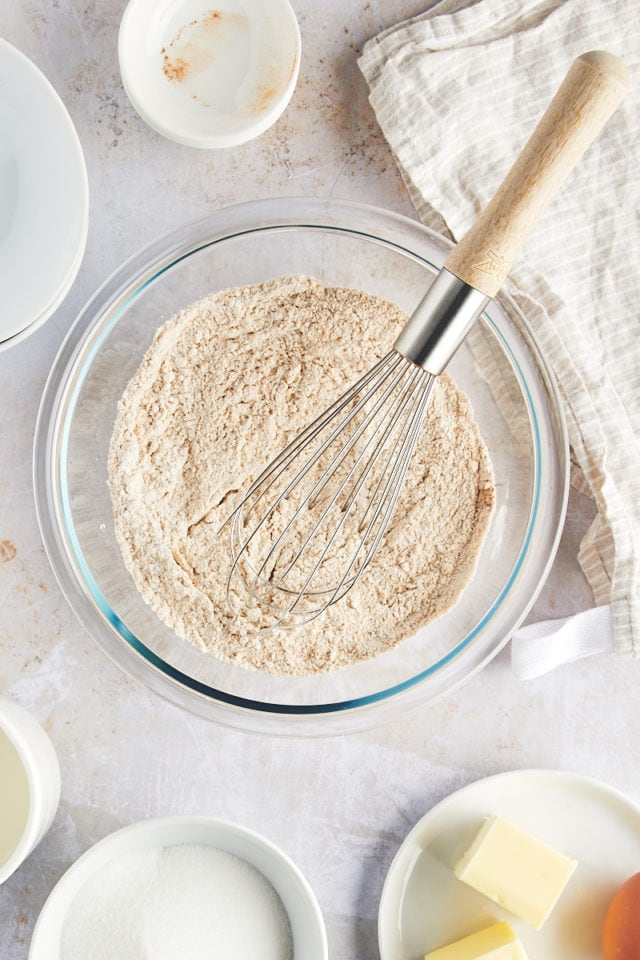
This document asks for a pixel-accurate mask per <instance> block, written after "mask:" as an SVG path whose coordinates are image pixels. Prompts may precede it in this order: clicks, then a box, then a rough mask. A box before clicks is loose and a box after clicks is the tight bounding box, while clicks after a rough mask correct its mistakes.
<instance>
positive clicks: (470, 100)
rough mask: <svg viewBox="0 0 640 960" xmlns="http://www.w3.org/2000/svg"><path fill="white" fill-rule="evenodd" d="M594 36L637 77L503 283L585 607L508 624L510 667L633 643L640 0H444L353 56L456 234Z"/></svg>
mask: <svg viewBox="0 0 640 960" xmlns="http://www.w3.org/2000/svg"><path fill="white" fill-rule="evenodd" d="M592 49H604V50H610V51H611V52H613V53H616V54H617V55H618V56H620V57H621V58H622V59H623V60H624V62H625V64H626V65H627V67H628V69H629V72H630V75H631V91H630V93H629V95H628V96H627V98H626V100H625V101H624V103H623V104H622V107H620V108H619V109H618V111H617V112H616V113H615V114H614V116H613V117H612V119H611V120H610V121H609V122H608V124H607V126H606V127H605V129H604V131H603V133H602V134H601V135H600V137H599V139H598V140H596V142H595V143H594V144H593V145H592V146H591V147H590V148H589V150H588V151H587V153H586V155H585V157H584V158H583V160H582V161H581V163H580V164H579V165H578V168H577V170H576V171H575V172H574V173H573V174H572V175H571V178H570V181H569V182H568V184H567V188H566V189H564V190H563V191H562V192H561V193H560V195H559V197H558V198H557V199H556V200H555V202H554V204H553V205H552V208H551V209H550V210H549V211H547V213H546V214H545V215H544V216H543V218H542V219H541V221H540V223H539V224H538V226H537V227H536V229H535V230H534V233H533V234H532V236H531V237H530V238H529V240H528V241H527V242H526V244H525V246H524V248H523V252H522V254H521V256H520V258H519V259H518V261H517V262H516V264H515V265H514V267H513V270H512V272H511V275H510V278H509V280H508V281H507V283H506V284H505V289H507V290H508V292H509V293H510V294H511V296H512V297H513V299H514V300H515V301H516V303H517V304H518V306H519V307H520V309H521V310H522V312H523V313H524V315H525V316H526V318H527V320H528V322H529V324H530V325H531V327H532V329H533V330H534V332H535V335H536V337H537V338H538V342H539V343H540V345H541V348H542V350H543V351H544V353H545V355H546V357H547V359H548V361H549V362H550V364H551V366H552V367H553V369H554V372H555V375H556V379H557V382H558V385H559V389H560V393H561V398H562V402H563V406H564V411H565V415H566V418H567V423H568V429H569V439H570V443H571V448H572V459H573V461H574V466H573V470H572V480H573V482H575V483H577V484H580V485H582V487H583V489H585V490H586V491H588V493H589V494H590V496H591V497H592V498H593V500H594V501H595V504H596V507H597V514H596V517H595V520H594V522H593V524H592V526H591V528H590V529H589V531H588V533H587V535H586V537H585V538H584V540H583V542H582V544H581V548H580V552H579V560H580V564H581V566H582V568H583V570H584V573H585V575H586V577H587V579H588V581H589V583H590V585H591V587H592V589H593V594H594V600H595V604H596V609H595V610H593V611H587V612H586V614H581V615H579V616H580V617H582V621H580V620H576V621H575V623H573V624H572V625H569V626H568V625H567V621H562V622H560V623H559V624H558V625H557V629H556V627H555V626H554V625H552V624H549V626H548V628H547V629H542V630H540V629H538V630H537V632H536V630H534V631H533V632H532V630H531V628H530V627H527V628H524V629H523V630H522V631H519V632H518V634H516V637H515V642H514V645H513V665H514V669H515V671H516V673H517V675H518V676H522V677H530V676H534V675H538V674H540V673H543V672H545V671H546V670H548V669H550V668H551V667H552V666H554V665H555V664H556V663H558V662H565V661H568V660H572V659H575V658H576V657H578V656H583V655H585V654H587V653H591V652H596V651H598V652H601V651H603V650H606V649H608V648H609V646H611V647H613V649H614V650H615V651H616V653H618V654H619V655H622V656H628V657H640V279H639V275H640V263H639V260H640V192H639V184H640V175H639V173H638V169H639V161H640V148H639V133H640V82H639V81H640V76H639V74H640V63H639V60H640V3H638V0H476V2H475V3H469V2H468V0H467V2H463V0H443V2H441V3H438V4H436V6H434V7H432V8H431V9H430V10H428V11H427V12H425V13H424V14H422V15H420V16H418V17H415V18H414V19H413V20H410V21H408V22H406V23H402V24H399V25H398V26H396V27H394V28H392V29H390V30H387V31H385V32H384V33H382V34H380V35H379V36H377V37H375V38H374V39H372V40H370V41H369V42H368V43H367V45H366V46H365V48H364V51H363V54H362V57H361V58H360V61H359V65H360V68H361V70H362V72H363V74H364V76H365V78H366V80H367V82H368V84H369V89H370V101H371V104H372V106H373V109H374V110H375V113H376V116H377V119H378V122H379V124H380V126H381V128H382V131H383V133H384V134H385V136H386V138H387V140H388V142H389V144H390V145H391V148H392V150H393V152H394V154H395V157H396V160H397V162H398V165H399V167H400V170H401V172H402V175H403V177H404V180H405V183H406V185H407V188H408V190H409V193H410V196H411V199H412V201H413V203H414V205H415V207H416V210H417V212H418V215H419V217H420V219H421V220H422V221H423V222H424V223H426V224H427V225H428V226H431V227H433V228H434V229H436V230H440V231H448V232H449V233H450V234H451V235H452V236H453V237H454V239H459V238H460V237H461V236H462V235H463V234H464V232H465V230H466V229H467V228H468V227H469V226H470V224H471V223H472V222H473V220H474V218H475V216H476V215H477V213H478V212H479V211H480V210H481V209H482V207H483V206H484V205H485V204H486V202H487V201H488V200H489V199H490V197H491V194H492V192H493V190H494V188H495V186H496V185H497V184H498V183H499V182H500V180H501V179H502V177H503V176H504V174H505V173H506V171H507V170H508V169H509V167H510V166H511V163H512V160H513V158H514V157H515V155H516V154H517V152H518V151H519V149H520V148H521V146H522V144H523V143H524V141H525V140H526V139H527V137H528V135H529V133H530V132H531V130H532V129H533V127H534V126H535V124H536V122H537V120H538V118H539V117H540V116H541V114H542V113H543V111H544V109H545V107H546V105H547V103H548V102H549V100H550V99H551V97H552V96H553V93H554V92H555V90H556V88H557V87H558V85H559V83H560V82H561V80H562V78H563V77H564V75H565V73H566V71H567V70H568V68H569V66H570V64H571V62H572V60H573V59H574V58H575V57H576V56H578V55H579V54H581V53H584V52H585V51H587V50H592ZM605 608H606V609H605ZM585 617H586V620H589V618H591V619H592V620H593V624H592V627H593V629H585V627H586V626H587V623H586V620H585ZM535 626H536V627H537V626H538V625H535ZM545 636H546V637H547V646H546V653H545V646H544V644H545ZM608 636H611V637H612V640H611V643H609V640H608ZM549 637H551V638H552V640H553V642H549V639H548V638H549Z"/></svg>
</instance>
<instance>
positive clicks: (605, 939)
mask: <svg viewBox="0 0 640 960" xmlns="http://www.w3.org/2000/svg"><path fill="white" fill-rule="evenodd" d="M602 945H603V947H604V955H605V960H640V873H636V874H634V876H633V877H631V878H630V879H629V880H627V882H626V883H623V885H622V886H621V887H620V889H619V890H618V892H617V893H616V895H615V897H614V898H613V900H612V901H611V904H610V905H609V909H608V910H607V916H606V917H605V921H604V930H603V932H602Z"/></svg>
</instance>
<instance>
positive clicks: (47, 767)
mask: <svg viewBox="0 0 640 960" xmlns="http://www.w3.org/2000/svg"><path fill="white" fill-rule="evenodd" d="M59 802H60V767H59V766H58V760H57V757H56V754H55V750H54V748H53V744H52V743H51V740H50V739H49V737H48V736H47V734H46V733H45V732H44V730H43V729H42V727H41V726H40V724H39V723H38V722H37V720H35V719H34V718H33V717H32V716H31V714H30V713H28V711H26V710H25V709H24V708H23V707H21V706H19V705H18V704H17V703H14V702H13V701H12V700H8V699H7V698H6V697H0V883H4V881H5V880H7V879H8V878H9V877H10V876H11V875H12V874H13V873H14V872H15V871H16V870H17V869H18V867H19V866H20V864H21V863H23V862H24V861H25V860H26V858H27V857H28V856H29V854H30V853H31V852H32V851H33V850H34V848H35V847H36V846H37V845H38V844H39V843H40V841H41V840H42V838H43V837H44V835H45V833H46V832H47V830H48V829H49V827H50V826H51V824H52V822H53V818H54V816H55V814H56V810H57V809H58V803H59Z"/></svg>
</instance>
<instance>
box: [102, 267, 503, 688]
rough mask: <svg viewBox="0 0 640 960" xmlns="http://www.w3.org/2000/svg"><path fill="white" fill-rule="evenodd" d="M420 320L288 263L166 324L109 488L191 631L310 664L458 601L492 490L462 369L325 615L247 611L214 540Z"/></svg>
mask: <svg viewBox="0 0 640 960" xmlns="http://www.w3.org/2000/svg"><path fill="white" fill-rule="evenodd" d="M406 319H407V317H406V314H404V312H403V311H402V310H400V308H398V307H397V306H395V305H394V304H391V303H388V302H387V301H384V300H381V299H380V298H378V297H375V296H372V295H370V294H366V293H362V292H360V291H355V290H350V289H346V288H328V287H325V286H323V285H322V284H321V283H319V282H318V281H317V280H314V279H312V278H309V277H302V276H289V277H282V278H278V279H276V280H272V281H269V282H267V283H263V284H256V285H253V286H247V287H241V288H236V289H232V290H226V291H222V292H221V293H218V294H215V295H213V296H211V297H208V298H205V299H204V300H201V301H199V302H198V303H195V304H193V305H191V306H190V307H188V308H187V309H185V310H183V311H182V312H181V313H179V314H178V315H176V316H175V317H173V318H172V319H171V320H169V321H168V322H167V323H165V324H164V326H163V327H161V328H160V330H159V331H158V332H157V334H156V337H155V339H154V341H153V344H152V345H151V347H150V349H149V351H148V352H147V354H146V356H145V358H144V359H143V361H142V363H141V365H140V367H139V368H138V371H137V373H136V374H135V376H134V378H133V379H132V381H131V382H130V384H129V385H128V387H127V389H126V390H125V393H124V396H123V398H122V400H121V402H120V405H119V409H118V415H117V420H116V424H115V428H114V432H113V436H112V439H111V445H110V452H109V485H110V489H111V496H112V501H113V508H114V518H115V528H116V535H117V538H118V541H119V544H120V547H121V550H122V555H123V558H124V562H125V564H126V566H127V569H128V570H129V571H130V573H131V575H132V577H133V579H134V581H135V583H136V586H137V588H138V590H139V591H140V593H141V594H142V596H143V598H144V599H145V601H146V602H147V603H148V604H149V606H150V607H151V608H152V609H153V610H154V611H155V612H156V613H157V614H158V616H159V617H160V618H161V619H162V620H163V621H164V623H166V624H167V625H168V626H169V627H171V628H172V629H174V630H175V631H176V633H178V634H179V635H180V636H181V637H184V638H186V639H188V640H190V641H191V642H192V643H194V644H195V645H196V646H198V647H200V648H201V649H203V650H206V651H209V652H211V653H212V654H214V655H216V656H218V657H221V658H223V659H225V660H229V661H232V662H234V663H236V664H238V665H241V666H245V667H250V668H254V669H259V670H264V671H266V672H268V673H273V674H290V675H291V674H295V675H301V674H311V673H317V672H321V671H327V670H332V669H336V668H339V667H344V666H347V665H350V664H353V663H356V662H358V661H361V660H365V659H368V658H370V657H372V656H375V655H377V654H380V653H383V652H384V651H387V650H390V649H391V648H393V647H394V646H395V645H397V644H398V643H399V642H400V641H401V640H403V639H404V638H406V637H409V636H412V635H413V634H415V633H416V632H417V630H418V629H419V628H420V627H421V626H423V625H424V624H426V623H428V622H429V621H430V620H432V619H434V618H435V617H438V616H440V615H441V614H442V613H444V612H445V611H446V610H447V609H449V608H450V607H451V606H452V605H453V604H454V603H455V602H456V600H457V599H458V597H459V596H460V593H461V592H462V590H463V589H464V586H465V585H466V583H467V582H468V580H469V579H470V577H471V575H472V573H473V570H474V567H475V562H476V559H477V555H478V552H479V549H480V546H481V543H482V539H483V536H484V534H485V532H486V529H487V526H488V523H489V519H490V516H491V512H492V509H493V503H494V488H493V478H492V471H491V465H490V462H489V457H488V454H487V451H486V448H485V446H484V443H483V442H482V439H481V438H480V435H479V433H478V429H477V426H476V424H475V422H474V419H473V414H472V410H471V406H470V404H469V401H468V399H467V398H466V397H465V396H464V394H462V393H461V392H460V391H459V390H458V389H457V387H456V386H455V384H454V383H453V381H452V380H451V378H450V377H449V376H448V375H447V374H443V375H442V376H441V377H440V378H439V379H438V381H437V384H436V388H435V390H434V393H433V397H432V400H431V403H430V407H429V412H428V415H427V418H426V421H425V425H424V427H423V431H422V435H421V437H420V440H419V442H418V445H417V448H416V451H415V454H414V456H413V459H412V462H411V466H410V469H409V472H408V474H407V478H406V481H405V485H404V488H403V491H402V494H401V496H400V499H399V501H398V506H397V510H396V513H395V515H394V518H393V520H392V522H391V524H390V527H389V529H388V530H387V533H386V535H385V537H384V540H383V542H382V543H381V545H380V548H379V549H378V551H377V553H376V555H375V556H374V558H373V560H372V562H371V564H370V566H369V568H368V570H367V572H366V573H365V575H364V576H363V577H362V579H361V581H360V582H359V583H358V585H357V586H356V587H354V589H353V590H351V591H350V592H349V593H348V594H347V596H346V597H345V598H344V599H343V600H342V601H340V602H339V603H337V604H336V605H334V606H332V607H331V608H329V610H327V611H326V612H325V613H324V614H323V615H322V617H320V618H319V619H318V620H316V621H314V622H312V623H310V624H307V625H305V626H304V627H301V628H299V629H296V630H285V629H282V628H280V629H274V630H270V631H268V632H266V633H265V632H261V631H259V630H258V629H257V625H256V623H254V622H252V621H251V620H250V619H248V618H243V617H240V618H237V619H234V618H233V616H232V615H231V613H230V611H229V609H228V607H227V605H226V603H225V585H226V576H227V573H228V569H229V562H230V561H229V556H228V540H227V538H226V537H225V536H220V537H218V538H217V539H215V540H213V541H212V537H213V534H214V533H215V531H216V530H217V529H218V527H219V526H220V524H221V523H222V522H223V521H224V520H225V518H226V517H227V515H228V514H229V511H230V509H231V508H232V507H233V505H234V502H235V498H236V497H237V494H238V491H241V490H244V489H246V487H247V486H248V484H249V483H250V481H251V480H252V479H253V478H254V477H255V476H256V475H257V473H258V472H259V471H260V469H262V467H263V466H264V465H265V462H266V461H267V460H268V459H269V458H270V457H271V456H273V455H274V454H276V453H277V452H278V451H279V450H280V449H282V448H283V447H284V446H285V445H286V444H287V443H288V442H289V441H290V440H291V439H292V438H293V437H294V436H295V435H296V434H297V433H298V432H299V431H300V429H302V428H303V427H304V426H305V425H306V424H307V423H308V422H309V421H310V420H311V419H313V416H315V415H316V414H317V413H318V412H319V411H321V410H322V409H324V408H325V407H326V406H328V404H329V403H331V402H332V401H333V400H334V399H335V398H336V397H337V396H339V394H340V393H341V392H342V391H343V390H344V389H345V387H346V386H348V385H349V384H350V383H352V382H353V381H354V380H355V379H357V378H358V377H359V376H361V375H362V374H364V373H365V372H366V371H367V370H368V369H369V368H370V367H371V366H372V364H373V363H374V362H375V360H376V359H378V358H379V357H380V356H382V355H383V354H384V353H386V352H387V350H388V348H389V344H390V343H392V342H393V340H394V339H395V337H396V335H397V333H398V332H399V330H400V329H401V327H402V326H403V325H404V323H405V322H406Z"/></svg>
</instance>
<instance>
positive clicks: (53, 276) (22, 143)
mask: <svg viewBox="0 0 640 960" xmlns="http://www.w3.org/2000/svg"><path fill="white" fill-rule="evenodd" d="M0 86H1V88H2V99H1V101H0V261H1V262H2V270H0V302H2V310H1V311H0V351H2V350H6V349H8V348H9V347H11V346H14V345H15V344H16V343H18V342H20V341H21V340H24V339H25V337H27V336H30V335H31V334H32V333H33V332H34V330H36V329H38V327H40V326H41V325H42V324H43V323H44V322H45V321H46V320H47V319H48V318H49V317H50V316H51V315H52V313H53V312H54V311H55V310H56V309H57V307H58V306H59V305H60V303H61V302H62V300H63V299H64V297H65V296H66V294H67V293H68V292H69V289H70V288H71V285H72V284H73V281H74V280H75V278H76V275H77V273H78V270H79V268H80V263H81V261H82V257H83V255H84V250H85V246H86V242H87V230H88V223H89V185H88V179H87V170H86V165H85V161H84V155H83V153H82V147H81V145H80V141H79V139H78V135H77V133H76V130H75V127H74V125H73V122H72V120H71V117H70V116H69V114H68V112H67V110H66V107H65V106H64V104H63V102H62V100H61V99H60V97H59V96H58V94H57V93H56V91H55V90H54V88H53V87H52V86H51V84H50V83H49V81H48V80H47V79H46V77H45V76H44V75H43V74H42V73H41V72H40V70H38V68H37V67H36V66H35V65H34V64H33V63H32V62H31V61H30V60H29V59H28V57H26V56H25V55H24V54H23V53H21V52H20V51H19V50H17V49H16V48H15V47H13V46H11V44H9V43H7V42H6V41H5V40H2V39H0Z"/></svg>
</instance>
